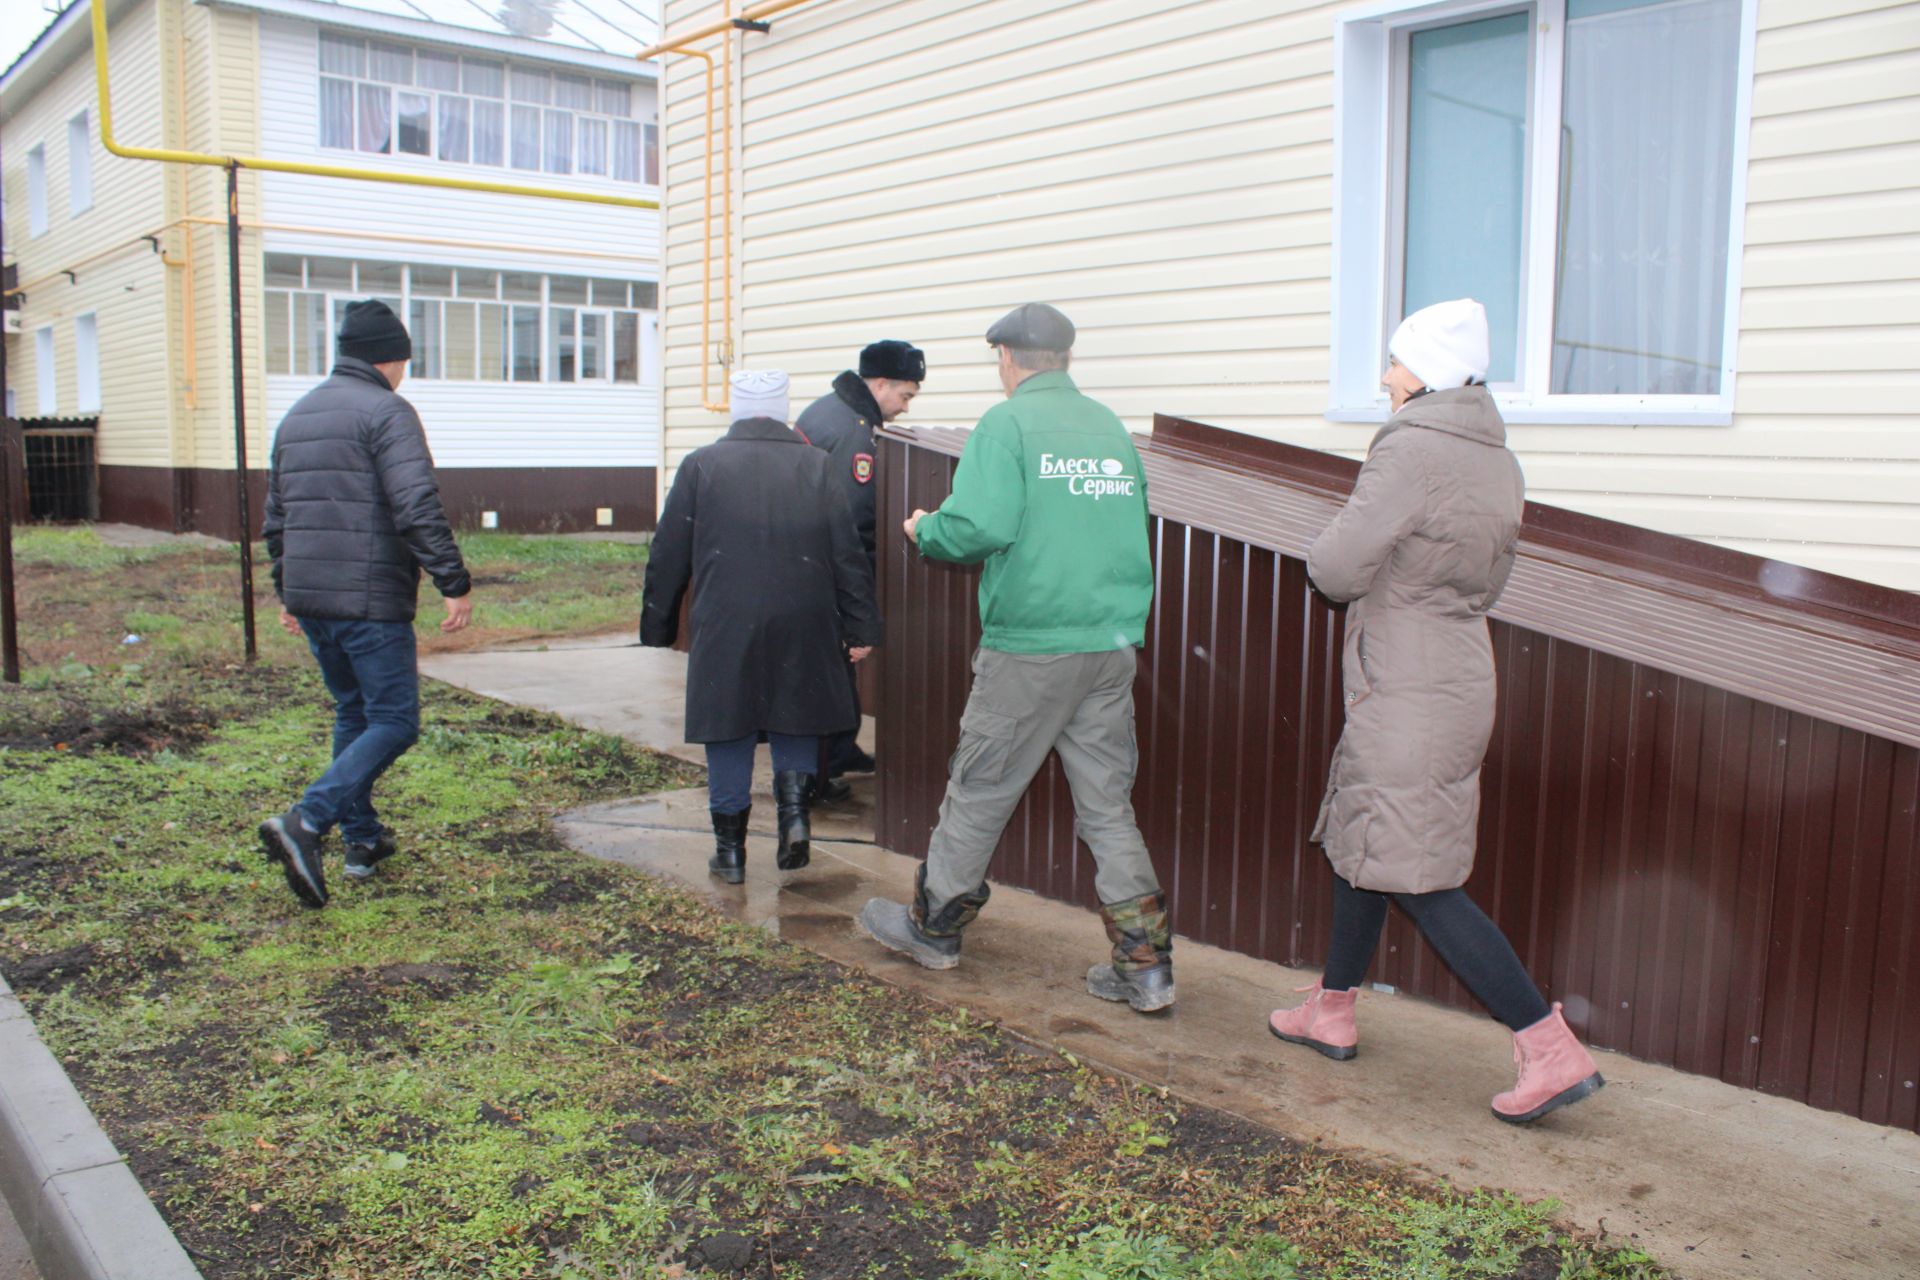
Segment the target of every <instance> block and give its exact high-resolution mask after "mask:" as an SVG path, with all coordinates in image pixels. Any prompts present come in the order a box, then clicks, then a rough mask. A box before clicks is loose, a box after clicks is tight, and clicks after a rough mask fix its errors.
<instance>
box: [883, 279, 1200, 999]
mask: <svg viewBox="0 0 1920 1280" xmlns="http://www.w3.org/2000/svg"><path fill="white" fill-rule="evenodd" d="M1073 340H1074V329H1073V324H1072V322H1071V321H1069V320H1068V319H1067V317H1066V316H1064V315H1062V314H1061V313H1060V312H1059V311H1057V310H1055V309H1054V308H1052V307H1050V306H1047V305H1045V304H1044V303H1028V304H1026V305H1025V306H1022V307H1019V308H1016V309H1015V310H1014V311H1012V312H1010V313H1008V314H1007V315H1006V316H1003V317H1002V318H1001V319H1000V320H999V321H997V322H996V323H995V324H994V325H993V327H992V328H991V329H988V330H987V342H988V344H989V345H991V346H992V347H993V348H994V350H995V353H996V355H997V358H998V360H999V366H1000V385H1001V388H1002V390H1004V391H1005V392H1006V395H1007V399H1006V400H1005V401H1004V402H1002V403H1000V404H997V405H995V406H994V407H993V408H991V409H989V410H987V412H986V414H985V416H983V417H982V418H981V419H980V425H979V426H978V427H976V428H975V429H974V432H973V435H972V436H971V437H970V438H969V439H968V440H967V445H966V448H965V450H963V451H962V453H961V455H960V466H959V470H958V471H957V472H956V473H955V474H954V478H953V492H952V493H951V494H950V495H949V496H948V498H947V500H946V501H945V502H943V503H941V504H940V509H939V510H938V511H935V512H932V513H928V512H925V511H915V512H914V513H913V515H912V516H911V517H909V518H908V520H907V521H906V525H905V529H906V535H907V537H908V538H909V539H911V540H912V541H913V542H914V543H915V544H916V545H917V546H918V547H919V549H920V554H921V555H923V556H925V557H927V558H928V559H930V560H945V561H949V562H952V563H955V564H980V565H983V566H984V569H983V571H982V573H981V576H980V624H981V629H982V635H981V640H980V649H979V652H978V653H977V654H976V655H975V656H974V662H973V690H972V692H971V694H970V695H969V696H968V699H967V708H966V712H965V714H963V715H962V716H961V718H960V745H959V747H958V748H957V749H956V750H955V751H954V753H953V760H952V764H951V772H950V775H949V777H948V781H947V794H946V799H945V800H944V801H942V803H941V805H940V823H939V826H938V827H937V828H936V829H935V831H934V833H933V840H932V843H931V845H930V846H929V848H928V851H927V860H926V863H925V864H924V865H923V866H922V867H921V868H920V871H919V875H918V878H917V880H916V882H915V885H914V894H913V901H912V902H911V903H907V904H903V903H898V902H889V901H887V900H886V899H884V898H875V899H873V900H872V901H870V902H868V903H867V905H866V907H865V908H864V909H863V910H862V911H861V913H860V925H861V927H862V928H863V929H864V930H865V931H866V932H867V933H868V934H869V935H871V936H872V937H873V938H874V939H875V940H876V941H878V942H880V943H882V944H884V945H885V946H888V947H891V948H892V949H893V950H895V951H899V952H901V953H903V954H905V955H907V956H909V957H910V958H912V959H913V960H915V961H917V962H919V963H920V964H922V965H924V966H926V967H927V968H929V969H950V968H952V967H953V966H955V965H957V964H958V963H960V936H961V933H962V932H963V931H964V930H965V929H966V927H967V926H968V925H969V924H971V923H972V921H973V920H974V918H975V917H976V916H978V915H979V913H980V909H981V907H983V906H985V905H986V901H987V896H988V889H987V883H986V876H987V865H988V863H989V862H990V861H991V860H992V857H993V850H994V846H995V845H997V844H998V843H999V842H1000V834H1001V832H1002V831H1003V830H1004V829H1005V827H1006V825H1007V820H1008V819H1009V818H1011V817H1012V816H1013V810H1014V807H1015V806H1016V805H1018V804H1019V802H1020V798H1021V796H1023V795H1024V794H1025V793H1026V790H1027V786H1028V784H1029V783H1031V782H1032V781H1033V777H1034V775H1035V774H1036V773H1038V772H1039V770H1040V766H1041V765H1042V764H1044V763H1045V762H1046V758H1047V756H1048V754H1049V753H1050V752H1054V751H1058V752H1059V754H1060V763H1061V766H1062V768H1063V769H1065V771H1066V775H1067V782H1068V784H1069V785H1070V786H1071V787H1072V789H1073V805H1074V812H1075V815H1076V817H1077V819H1078V821H1077V829H1078V832H1079V835H1080V838H1081V839H1083V840H1085V841H1086V842H1087V845H1088V847H1089V848H1091V849H1092V850H1093V857H1094V861H1095V863H1096V864H1097V869H1096V871H1095V876H1094V887H1095V889H1096V890H1097V891H1098V893H1099V895H1100V902H1101V904H1102V905H1101V908H1100V915H1101V918H1102V920H1103V921H1104V922H1105V924H1106V930H1107V937H1108V939H1109V940H1110V941H1111V943H1112V945H1113V951H1112V963H1110V964H1099V965H1095V966H1094V967H1093V968H1092V969H1090V970H1089V971H1088V973H1087V989H1088V991H1090V992H1091V993H1092V994H1094V995H1096V996H1100V997H1101V998H1103V999H1107V1000H1124V1001H1126V1002H1127V1003H1128V1004H1130V1005H1132V1006H1133V1007H1134V1008H1135V1009H1138V1010H1140V1011H1142V1012H1147V1011H1150V1010H1154V1009H1164V1008H1166V1007H1167V1006H1168V1005H1171V1004H1172V1003H1173V998H1174V989H1173V935H1172V931H1171V927H1170V922H1169V919H1168V915H1167V903H1166V899H1165V897H1164V896H1163V895H1162V894H1161V892H1160V881H1159V878H1158V877H1157V876H1156V875H1155V874H1154V869H1153V862H1152V860H1151V859H1150V858H1149V857H1148V855H1147V847H1146V842H1145V841H1144V840H1142V839H1141V837H1140V828H1139V827H1138V825H1136V823H1135V822H1134V816H1133V802H1132V794H1133V779H1134V773H1135V770H1136V769H1137V768H1138V766H1139V753H1138V751H1137V749H1136V747H1135V745H1134V727H1133V681H1134V673H1135V657H1134V653H1135V649H1136V648H1137V646H1139V645H1140V644H1141V643H1142V642H1143V641H1144V640H1145V637H1146V622H1147V612H1148V610H1149V608H1150V607H1151V606H1152V604H1153V564H1152V560H1151V557H1150V555H1149V553H1148V542H1147V519H1148V517H1147V485H1146V477H1145V474H1144V472H1143V471H1142V469H1141V465H1140V455H1139V454H1138V453H1137V452H1136V451H1135V450H1134V447H1133V441H1132V440H1131V439H1130V438H1129V437H1128V435H1127V430H1126V428H1125V427H1124V426H1122V425H1121V424H1120V419H1119V418H1117V417H1116V416H1114V413H1113V411H1112V410H1110V409H1108V408H1107V407H1106V406H1105V405H1103V404H1101V403H1099V402H1098V401H1096V400H1093V399H1091V398H1089V397H1087V396H1084V395H1082V394H1080V392H1079V390H1078V389H1077V388H1076V387H1075V386H1074V384H1073V379H1072V378H1071V377H1069V376H1068V374H1067V366H1068V365H1069V363H1070V362H1071V359H1072V356H1071V352H1072V348H1073Z"/></svg>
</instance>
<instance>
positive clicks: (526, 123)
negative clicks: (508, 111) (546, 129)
mask: <svg viewBox="0 0 1920 1280" xmlns="http://www.w3.org/2000/svg"><path fill="white" fill-rule="evenodd" d="M513 167H514V168H516V169H538V168H539V167H540V108H538V107H522V106H515V107H514V109H513Z"/></svg>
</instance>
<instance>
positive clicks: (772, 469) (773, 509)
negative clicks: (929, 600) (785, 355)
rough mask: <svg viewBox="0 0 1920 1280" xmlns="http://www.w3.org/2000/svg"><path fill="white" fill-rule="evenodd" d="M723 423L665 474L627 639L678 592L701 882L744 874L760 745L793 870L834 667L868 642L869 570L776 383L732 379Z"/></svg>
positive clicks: (840, 700) (823, 458)
mask: <svg viewBox="0 0 1920 1280" xmlns="http://www.w3.org/2000/svg"><path fill="white" fill-rule="evenodd" d="M732 416H733V425H732V426H731V427H729V428H728V430H727V434H726V435H725V436H723V437H721V438H720V439H719V440H718V441H716V442H715V443H713V444H710V445H708V446H707V447H706V448H704V449H696V450H695V451H694V452H693V453H691V454H689V455H687V458H686V460H685V461H683V462H682V463H681V464H680V471H679V474H678V475H676V476H675V477H674V482H673V489H672V491H671V492H670V493H668V495H667V505H666V509H665V510H664V511H662V512H661V513H660V525H659V528H658V529H657V530H656V531H655V533H654V538H653V548H652V553H651V554H650V556H649V557H648V560H647V577H646V590H645V593H644V596H643V599H642V603H641V613H640V643H641V644H644V645H654V646H663V647H664V646H667V645H671V644H673V642H674V640H675V638H676V637H677V635H678V632H679V623H680V602H681V598H682V597H683V596H684V595H685V594H686V592H687V589H688V587H689V585H691V587H692V590H693V609H692V618H691V622H692V646H691V648H692V653H691V657H690V659H689V661H688V663H687V729H686V732H687V741H688V742H699V743H704V744H705V745H706V748H707V799H708V805H709V807H710V808H711V809H712V811H713V832H714V855H713V859H712V861H711V862H709V863H708V867H709V869H710V870H711V871H712V872H713V874H714V875H716V876H718V877H719V878H720V879H722V880H725V881H726V882H727V883H729V884H739V883H740V882H741V881H742V880H743V879H745V878H746V838H747V819H748V816H749V815H750V813H751V812H752V801H751V794H752V793H751V785H752V777H753V753H754V747H755V745H756V744H757V743H758V742H759V741H760V739H761V738H762V736H764V737H765V738H766V740H767V742H768V743H769V744H770V745H771V747H772V749H773V769H774V774H773V791H774V800H775V802H776V804H777V806H778V809H779V819H780V822H779V826H780V844H779V851H778V854H777V857H776V863H777V865H778V866H779V868H780V869H781V870H782V871H791V870H795V869H797V868H799V867H804V866H806V865H807V860H808V856H809V843H808V842H809V840H810V838H811V833H810V831H809V830H808V823H807V805H808V797H809V791H810V788H811V786H812V784H813V782H814V772H815V770H816V768H817V766H818V761H819V739H820V738H821V736H823V735H826V734H833V733H840V732H843V731H845V730H847V729H851V728H855V727H856V726H857V725H858V724H859V716H860V713H859V710H858V707H857V705H856V704H855V702H854V695H853V687H852V684H851V682H850V681H848V680H847V678H846V670H847V667H846V664H847V662H848V660H849V659H851V660H852V661H854V662H859V661H860V660H861V659H863V658H865V657H866V656H867V654H868V653H870V652H871V651H872V649H873V646H875V645H877V644H879V643H880V637H881V628H880V610H879V607H878V605H877V604H876V603H875V601H874V594H873V570H872V567H871V566H870V565H869V563H868V561H867V556H866V552H865V550H864V549H863V548H862V547H861V545H860V536H859V534H858V532H857V531H856V530H855V529H854V525H853V515H852V513H851V512H850V511H849V510H848V509H847V500H846V497H845V496H844V495H843V494H842V493H841V492H840V485H839V484H838V483H837V480H838V477H837V476H830V475H829V474H828V467H827V455H826V454H824V453H821V452H820V451H819V450H818V449H812V448H809V447H808V446H807V443H806V442H805V441H804V440H802V439H801V438H800V437H799V436H797V435H795V434H794V433H793V431H792V430H791V429H790V428H789V427H788V426H787V376H786V375H785V374H784V373H775V372H747V371H742V372H740V373H737V374H735V375H734V376H733V400H732Z"/></svg>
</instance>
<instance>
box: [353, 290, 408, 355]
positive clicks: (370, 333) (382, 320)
mask: <svg viewBox="0 0 1920 1280" xmlns="http://www.w3.org/2000/svg"><path fill="white" fill-rule="evenodd" d="M340 354H341V355H343V356H352V357H353V358H354V359H356V360H365V361H366V362H367V363H368V364H391V363H393V362H394V361H395V360H411V359H413V339H412V338H409V337H408V336H407V326H405V325H403V324H401V323H400V317H399V316H397V315H395V314H393V308H392V307H389V306H388V305H387V304H386V303H384V302H381V301H380V300H379V299H377V298H368V299H367V300H366V301H364V302H349V303H348V304H347V314H346V318H345V319H344V320H342V321H341V322H340Z"/></svg>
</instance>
